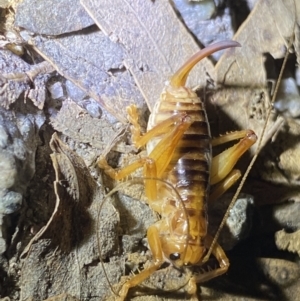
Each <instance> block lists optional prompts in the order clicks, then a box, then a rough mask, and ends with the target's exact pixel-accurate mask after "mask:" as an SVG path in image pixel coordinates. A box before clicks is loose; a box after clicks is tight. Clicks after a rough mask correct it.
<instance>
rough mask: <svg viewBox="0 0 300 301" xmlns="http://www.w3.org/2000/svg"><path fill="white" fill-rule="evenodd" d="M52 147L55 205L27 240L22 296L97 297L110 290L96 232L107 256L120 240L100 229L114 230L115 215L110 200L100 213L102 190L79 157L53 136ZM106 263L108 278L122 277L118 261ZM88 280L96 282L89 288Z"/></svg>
mask: <svg viewBox="0 0 300 301" xmlns="http://www.w3.org/2000/svg"><path fill="white" fill-rule="evenodd" d="M51 148H52V150H53V152H54V153H53V154H52V155H51V159H52V161H53V166H54V168H55V173H56V180H55V183H54V188H55V193H56V197H57V199H56V206H55V210H54V212H53V214H52V216H51V218H50V219H49V221H48V223H47V225H46V226H45V227H44V228H43V229H42V230H41V231H40V232H39V233H38V234H37V235H36V236H35V237H34V238H33V240H32V241H31V242H30V250H29V252H28V254H27V257H26V258H25V260H24V264H23V267H22V280H21V296H22V297H21V299H22V300H24V299H26V298H28V297H32V298H33V300H44V299H47V298H49V297H51V296H56V295H60V294H70V295H72V296H74V297H76V298H77V299H79V300H82V299H86V298H88V296H91V295H92V296H96V297H97V299H99V298H100V297H101V296H102V297H103V296H104V295H105V294H106V292H107V290H108V288H107V282H106V281H104V280H103V278H104V274H103V273H104V272H103V269H102V267H101V265H99V251H98V241H97V235H96V233H99V234H100V235H101V239H102V241H103V247H102V255H103V256H104V257H106V256H108V254H110V256H111V255H112V254H113V253H114V252H116V250H117V248H118V241H117V240H116V238H115V237H111V238H110V239H109V238H108V237H107V236H104V235H103V233H110V232H112V233H114V232H115V231H116V227H117V226H118V221H119V216H118V214H117V212H116V210H115V209H114V208H113V206H112V205H110V204H107V205H106V206H105V207H104V208H103V210H102V212H101V215H100V216H99V212H98V211H99V205H100V202H101V200H102V199H103V192H102V191H101V189H99V188H98V186H97V184H96V183H95V182H94V180H93V179H92V178H91V176H90V174H89V172H88V170H87V168H86V166H85V164H84V162H83V160H82V159H81V158H80V157H78V156H77V155H76V153H74V152H73V151H71V150H70V149H69V148H68V147H67V146H66V145H64V144H63V143H62V141H60V140H59V138H58V137H57V135H56V134H54V135H53V137H52V141H51ZM98 218H100V219H101V223H100V224H99V223H98ZM98 226H100V228H97V227H98ZM107 238H108V239H107ZM113 250H115V251H113ZM105 266H106V268H107V273H108V274H109V276H110V277H111V279H114V278H116V277H120V267H121V265H120V264H118V265H111V263H107V264H105ZM90 281H92V282H93V283H97V285H96V286H92V285H91V284H90ZM49 283H51V293H49V291H48V284H49Z"/></svg>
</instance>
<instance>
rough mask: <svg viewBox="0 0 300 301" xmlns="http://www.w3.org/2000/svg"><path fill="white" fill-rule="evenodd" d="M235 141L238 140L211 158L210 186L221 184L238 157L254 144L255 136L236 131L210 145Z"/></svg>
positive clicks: (247, 131) (250, 133)
mask: <svg viewBox="0 0 300 301" xmlns="http://www.w3.org/2000/svg"><path fill="white" fill-rule="evenodd" d="M236 139H240V141H239V142H238V143H237V144H235V145H233V146H232V147H230V148H228V149H227V150H225V151H223V152H222V153H221V154H219V155H217V156H215V157H213V160H212V167H211V180H210V184H211V185H213V184H216V183H219V182H221V181H222V180H223V179H225V178H226V177H227V176H228V174H230V172H231V171H232V170H233V167H234V165H235V164H236V162H237V161H238V160H239V159H240V157H241V156H242V155H243V154H244V153H245V152H246V151H247V150H248V149H249V148H250V147H251V146H252V145H253V144H254V143H255V142H256V140H257V136H256V135H255V133H254V132H253V131H252V130H244V131H237V132H232V133H228V134H226V135H224V136H221V137H219V138H216V139H213V140H212V145H213V146H215V145H219V144H223V143H226V142H229V141H232V140H236Z"/></svg>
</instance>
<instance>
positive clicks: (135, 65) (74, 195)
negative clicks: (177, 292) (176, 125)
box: [18, 0, 299, 300]
mask: <svg viewBox="0 0 300 301" xmlns="http://www.w3.org/2000/svg"><path fill="white" fill-rule="evenodd" d="M76 4H77V5H79V2H77V1H76ZM82 4H83V6H84V7H85V8H86V10H87V12H88V13H90V14H91V15H92V16H91V17H92V18H93V19H94V20H95V22H96V23H97V25H98V26H99V27H100V29H101V30H102V31H103V32H102V31H99V30H96V29H95V27H93V25H91V26H90V27H88V28H86V29H83V31H82V30H79V29H80V28H78V27H76V26H74V27H73V28H72V26H71V27H70V28H71V30H69V33H68V34H67V35H64V34H62V35H58V34H60V33H57V32H52V33H50V34H51V35H53V36H52V37H50V38H49V37H45V36H40V35H36V34H35V35H33V37H32V38H30V43H31V44H32V45H33V48H34V49H35V50H36V51H37V52H38V53H39V54H40V55H41V56H42V57H44V58H45V59H46V60H47V61H48V62H50V64H52V66H53V67H54V68H55V69H56V70H57V71H58V72H59V73H60V74H61V75H63V76H64V77H66V78H67V79H69V80H71V81H73V82H74V83H75V84H76V85H77V86H79V87H80V88H82V89H83V90H84V91H85V92H86V93H87V94H88V95H89V96H90V97H93V98H94V99H95V100H96V101H98V102H99V103H100V104H101V106H102V107H103V108H104V109H105V108H106V109H108V111H109V112H110V113H111V114H112V115H113V116H114V117H115V118H116V120H118V121H121V123H118V121H116V120H113V119H112V118H110V117H107V116H108V115H104V116H101V118H91V117H90V116H87V115H86V113H83V112H84V111H83V110H82V109H81V108H79V107H78V106H77V105H74V104H71V100H70V99H68V98H66V99H65V100H64V102H63V105H62V107H61V109H58V110H57V111H55V112H56V113H55V114H54V115H52V116H51V121H52V125H53V127H54V129H56V130H59V131H60V132H62V133H63V135H62V138H63V139H64V140H65V143H68V144H69V145H70V147H71V148H72V147H73V148H74V149H75V150H76V152H77V153H79V154H80V156H82V157H83V158H84V160H85V161H86V162H88V166H89V167H90V172H92V174H93V176H94V177H96V178H98V181H100V183H101V182H102V181H103V180H105V178H104V179H102V178H101V176H99V175H98V174H97V173H96V172H95V170H94V169H93V168H91V166H92V162H93V160H95V159H96V157H97V156H98V155H99V152H97V150H96V149H97V148H100V151H106V152H107V151H108V149H106V150H104V148H105V146H109V141H111V140H112V137H113V136H114V134H115V135H116V137H117V136H118V133H119V130H120V128H121V127H122V125H121V124H122V123H125V121H126V115H125V114H124V112H125V110H124V109H125V107H126V106H127V105H128V104H130V103H133V102H134V103H137V105H138V106H139V107H140V108H141V110H142V112H143V111H144V110H145V105H144V104H143V98H142V96H141V95H143V96H144V98H145V100H146V101H147V104H148V107H149V110H151V109H152V107H153V104H154V102H155V100H156V99H157V98H158V96H159V94H160V93H161V90H162V87H163V83H164V82H165V81H166V80H167V79H168V77H169V76H170V75H171V74H172V73H173V72H174V70H176V68H178V66H179V65H181V64H182V63H183V62H184V61H185V60H186V59H187V58H188V57H189V56H190V55H191V54H192V53H194V52H196V51H197V50H198V49H199V46H198V45H197V43H195V41H194V39H193V38H191V36H190V34H189V33H188V31H187V30H186V28H185V27H184V25H183V24H182V23H181V21H180V20H179V19H178V17H177V15H176V14H175V13H174V12H173V10H172V8H171V6H170V5H169V3H168V2H167V1H162V0H159V1H154V2H152V1H149V2H147V3H144V2H143V3H140V2H138V1H136V2H131V1H118V6H117V5H112V4H111V3H110V2H109V1H100V2H99V1H82ZM137 4H139V5H137ZM295 5H296V4H295V3H294V1H276V2H272V5H270V3H269V1H259V2H258V3H257V4H256V7H255V8H254V10H253V11H252V12H251V14H250V15H249V17H248V19H247V20H246V21H245V22H244V24H243V25H242V26H241V27H240V28H239V31H238V32H237V33H236V35H235V39H236V40H238V41H240V43H241V44H242V48H241V49H238V50H236V49H235V50H233V51H228V52H227V53H226V54H225V56H223V57H222V58H221V60H220V61H219V62H218V64H217V65H216V67H215V69H214V67H213V64H212V63H211V61H210V60H208V59H207V60H204V61H203V64H200V65H199V67H198V69H197V70H195V72H194V73H193V74H191V79H190V83H189V84H190V85H194V86H196V85H197V86H199V87H200V90H201V91H202V94H203V95H204V96H206V94H205V92H207V91H206V90H205V88H206V86H207V83H208V82H209V83H210V84H211V85H215V86H217V94H213V95H212V96H211V92H210V93H209V94H208V96H207V97H206V98H207V100H206V102H207V103H208V104H209V101H210V102H211V103H212V108H213V111H216V112H217V113H216V115H215V116H214V117H211V118H212V119H213V120H212V122H211V126H212V129H213V132H216V133H218V134H219V133H225V132H226V131H229V130H235V129H237V128H251V129H253V130H255V131H256V132H257V133H258V134H259V133H260V132H261V128H262V126H263V123H264V118H265V116H266V112H267V110H268V108H269V106H270V103H269V101H270V100H268V96H267V95H268V93H269V89H268V76H267V74H266V71H265V70H266V69H265V65H264V62H265V54H270V55H271V56H272V57H273V58H275V59H278V58H281V57H283V56H284V52H285V47H286V46H287V45H288V41H289V39H290V38H291V37H292V36H293V33H294V31H295V30H296V33H297V32H299V29H298V26H299V25H298V24H299V20H296V19H295V15H296V16H297V14H295V9H293V8H294V7H295ZM52 6H53V7H50V8H53V9H54V10H55V9H57V7H55V5H52ZM116 10H117V11H116ZM296 10H299V7H298V6H297V7H296ZM41 11H42V10H41ZM74 11H78V10H76V9H75V10H74ZM124 12H126V13H124ZM18 13H19V14H20V12H18ZM278 13H280V15H279V17H276V16H277V14H278ZM144 14H146V17H147V18H146V17H145V21H144V22H141V18H142V16H144ZM116 15H118V16H119V15H120V16H122V18H119V20H118V21H119V22H115V23H113V22H112V19H113V17H114V16H116ZM298 16H299V14H298ZM41 19H42V17H41ZM19 20H20V19H19ZM62 20H63V18H62ZM66 20H72V18H70V19H67V18H66ZM278 20H280V21H278ZM48 23H49V22H48ZM49 24H50V25H51V22H50V23H49ZM90 24H91V23H90ZM18 25H19V26H20V27H24V28H26V22H24V23H23V25H22V23H20V22H19V23H18ZM54 25H56V24H53V26H54ZM70 25H72V22H71V21H70ZM87 26H88V25H87ZM54 27H55V26H54ZM82 27H84V26H82ZM28 29H29V30H32V28H28ZM297 30H298V31H297ZM75 31H78V32H75ZM33 32H34V33H38V32H39V30H38V29H34V30H33ZM94 34H95V35H94ZM105 34H106V35H108V37H109V39H108V38H106V37H105ZM89 36H90V37H92V38H89ZM94 41H98V42H97V43H96V42H94ZM295 41H296V42H295V43H297V36H296V39H295ZM99 47H100V48H101V49H102V50H101V49H100V51H99ZM117 49H119V50H117ZM296 49H297V48H296ZM116 50H117V51H116ZM97 51H98V52H99V53H100V55H97ZM86 54H90V55H86ZM296 55H298V53H297V52H296ZM103 58H104V59H103ZM298 59H299V57H298ZM98 62H100V63H99V64H98ZM210 111H211V110H210ZM276 117H277V116H276V114H275V113H274V117H273V123H270V125H269V128H268V131H269V136H270V137H273V141H272V144H271V150H272V152H271V151H270V150H268V148H267V147H265V149H264V150H263V151H264V152H263V154H262V157H261V159H260V160H261V161H260V162H259V164H258V165H257V167H255V173H254V174H253V175H252V177H253V180H252V179H250V180H249V182H248V184H247V185H248V186H247V187H246V188H245V189H246V190H247V189H248V192H250V193H251V194H252V195H254V199H255V202H256V203H257V205H261V204H268V203H269V204H272V203H276V202H279V201H282V200H287V199H290V200H294V199H295V200H296V201H297V196H298V194H299V191H298V190H297V187H296V186H297V183H298V182H297V181H298V179H297V172H298V171H297V167H296V166H297V164H295V163H293V162H297V158H298V155H297V154H298V149H299V148H298V147H297V143H298V141H297V139H295V137H297V136H299V123H298V121H297V119H296V120H294V119H291V118H290V119H289V118H285V119H284V120H282V119H278V118H277V119H276ZM76 120H78V121H80V122H79V124H77V123H76ZM112 120H113V126H112V127H110V126H109V124H111V123H110V122H111V121H112ZM276 120H277V121H276ZM278 120H279V121H278ZM97 123H99V124H97ZM283 123H284V125H282V124H283ZM100 124H104V127H103V128H102V127H101V125H100ZM91 129H93V130H92V131H91ZM288 129H292V132H286V131H287V130H288ZM110 130H111V132H110ZM290 133H292V134H293V135H291V136H289V134H290ZM275 134H276V135H275ZM105 135H106V138H105V139H104V138H103V137H105ZM69 137H71V138H69ZM278 137H279V138H280V139H278ZM109 138H110V139H109ZM53 139H54V140H52V150H53V151H54V154H53V155H52V160H53V164H54V168H55V171H56V181H55V183H54V192H55V206H54V208H55V210H54V211H53V212H52V215H51V217H50V219H49V220H48V223H46V226H45V228H42V230H41V232H39V231H38V232H37V234H36V236H35V237H34V238H33V241H32V243H30V244H29V245H28V246H29V247H30V248H29V249H28V250H27V249H26V250H25V251H24V250H23V256H25V258H26V259H25V260H24V261H23V268H22V278H21V281H20V283H19V286H20V288H21V298H20V299H21V300H25V299H29V298H31V299H33V300H36V299H39V300H43V299H47V298H49V297H52V296H55V295H57V298H58V300H61V299H64V298H66V294H69V295H72V296H74V297H76V298H77V299H80V300H82V299H86V298H88V299H93V298H97V299H99V297H100V296H104V295H103V294H104V293H103V291H105V293H108V287H107V286H106V285H107V284H106V280H105V279H104V275H103V271H102V269H101V266H100V263H99V261H97V260H98V259H97V256H98V255H97V246H96V245H95V242H96V232H97V230H96V229H95V225H94V223H95V222H96V215H97V213H96V212H97V210H98V205H99V202H100V201H101V200H102V199H103V195H104V193H105V192H104V191H103V188H98V185H96V183H95V182H94V180H93V179H92V178H91V176H90V174H89V171H88V170H87V168H86V166H85V164H84V163H83V161H82V159H80V157H78V156H77V155H76V153H74V152H72V151H71V150H68V148H67V146H64V144H63V142H61V141H60V140H59V139H58V137H56V136H54V137H53ZM288 139H289V140H288ZM54 141H55V142H54ZM116 141H118V139H117V138H116ZM287 141H289V142H287ZM86 143H87V145H86ZM122 143H123V146H124V147H121V148H118V146H117V145H118V143H117V142H116V143H115V144H116V148H117V151H118V152H119V153H121V154H122V153H123V152H124V149H126V139H125V140H123V142H122ZM279 143H280V144H279ZM84 144H85V146H84ZM278 144H279V145H278ZM89 145H91V146H92V148H89ZM66 149H67V150H66ZM270 152H271V155H270ZM87 154H88V155H87ZM123 157H124V156H123ZM113 158H115V156H113ZM125 158H126V156H125ZM268 158H269V160H268ZM278 158H280V160H279V162H280V164H278ZM272 160H273V161H272ZM276 160H277V161H276ZM125 161H126V159H125ZM64 162H65V163H64ZM262 166H264V168H262ZM268 168H269V169H270V168H271V171H272V172H269V169H268ZM298 174H299V173H298ZM259 177H262V178H263V179H264V181H266V182H267V181H268V182H267V183H266V185H265V186H264V183H263V182H261V180H260V181H259V180H258V179H259ZM256 182H259V183H260V187H259V188H256V186H253V183H256ZM272 182H273V183H276V186H274V185H273V186H272V184H270V183H272ZM107 185H108V184H107V183H105V186H107ZM291 185H292V190H293V191H294V194H292V195H291V194H290V190H291V189H290V188H291ZM101 187H103V186H101ZM265 187H271V188H270V190H273V189H275V188H280V191H281V194H280V199H279V195H278V196H277V194H273V195H272V200H270V194H268V190H267V189H266V192H265V193H264V190H265ZM285 188H286V189H285ZM101 189H102V190H101ZM256 189H258V190H259V191H258V192H257V193H256V192H255V190H256ZM285 193H286V194H285ZM89 195H93V197H92V196H91V199H89V198H88V196H89ZM285 195H286V197H285ZM79 196H81V197H79ZM277 197H278V199H277ZM108 204H109V202H108ZM107 206H108V207H109V208H110V209H107V210H111V213H110V214H112V215H115V219H112V220H111V222H112V226H113V228H111V229H104V230H102V232H101V233H102V234H101V238H102V237H103V238H104V236H110V237H109V238H108V241H109V242H110V243H111V242H114V241H115V239H116V237H117V236H115V234H114V233H120V232H119V231H120V229H119V230H118V229H117V224H118V218H119V217H118V213H117V212H118V211H120V210H119V208H118V206H116V208H117V209H118V211H115V209H114V207H112V206H111V205H107ZM141 210H142V211H143V210H144V209H141ZM259 210H260V209H258V211H259ZM259 212H260V211H259ZM105 214H107V215H109V216H110V214H109V213H107V212H103V215H105ZM114 220H115V221H116V224H114V222H113V221H114ZM102 223H103V224H104V225H105V223H106V222H105V221H102V222H101V224H102ZM121 224H122V223H121ZM109 225H110V224H109ZM114 227H115V228H114ZM122 228H125V226H124V224H122ZM61 229H65V231H64V232H65V234H64V235H63V236H60V235H59V234H58V233H59V230H61ZM294 230H295V231H296V230H298V229H294ZM123 231H124V229H123ZM258 231H259V230H258ZM98 232H99V230H98ZM124 233H126V231H124ZM252 239H253V238H252ZM115 243H116V245H115V246H111V247H108V249H107V250H108V251H107V252H108V253H109V252H110V251H111V252H115V253H114V254H115V255H116V254H120V253H118V252H119V250H118V244H117V242H116V241H115ZM133 245H134V244H133ZM24 247H25V244H24V243H23V247H22V249H23V248H24ZM132 248H133V249H132V250H134V246H133V247H132ZM109 250H110V251H109ZM292 251H293V252H295V251H294V249H293V248H292ZM130 252H132V251H130ZM296 252H297V251H296ZM104 253H105V252H104ZM263 254H267V255H268V253H267V252H266V251H265V253H264V252H262V251H261V253H258V254H257V252H253V254H251V256H249V254H247V255H248V257H247V256H245V259H244V261H243V263H244V266H247V264H248V263H249V261H251V259H252V258H254V257H261V256H264V255H263ZM115 255H111V254H110V255H108V257H110V261H111V262H105V264H106V267H107V270H108V273H112V275H111V276H110V279H118V278H119V275H124V271H121V270H124V269H125V263H124V262H125V257H122V256H121V257H114V256H115ZM275 258H276V256H275ZM278 258H279V257H278ZM106 259H107V258H106ZM114 261H116V262H115V263H114ZM138 261H139V260H138V259H137V262H138ZM47 262H48V263H51V265H50V266H47V264H46V263H47ZM236 262H238V260H236V258H233V260H232V270H231V271H230V272H229V275H228V277H227V278H224V277H223V278H222V279H221V280H218V279H216V280H215V281H212V288H210V286H209V284H208V286H207V287H206V288H203V293H202V297H203V299H204V300H205V299H206V298H210V299H211V298H213V299H215V300H239V298H238V296H239V294H241V292H242V293H244V294H246V295H247V296H248V297H247V299H248V300H261V299H260V298H265V297H266V296H268V292H264V289H266V288H268V289H270V288H272V287H273V288H274V287H278V288H280V291H281V293H280V294H284V295H285V297H287V298H288V299H287V300H295V296H297V295H298V292H299V288H298V287H299V283H298V281H297V279H298V278H299V277H297V275H298V273H299V268H298V266H297V265H296V264H293V263H292V262H291V263H290V264H291V265H293V266H292V267H291V268H290V269H289V273H288V274H287V273H286V269H285V265H286V264H287V261H286V260H283V261H280V260H279V259H269V261H268V262H266V261H263V260H261V262H260V264H257V265H253V266H252V267H251V268H249V267H248V269H247V270H246V272H247V273H246V274H248V276H249V275H250V276H252V274H253V277H255V275H256V274H255V272H256V269H255V267H257V268H259V267H260V268H263V269H265V272H264V275H265V277H264V278H263V279H259V281H260V282H257V281H256V282H255V283H258V284H259V286H258V287H259V289H257V291H256V295H258V296H254V295H253V294H250V291H251V288H250V287H249V286H248V285H247V283H245V282H243V281H242V280H241V279H248V278H245V277H244V278H242V277H240V274H239V272H238V271H236V266H237V263H236ZM127 264H128V263H127ZM132 264H133V265H134V261H133V262H132ZM240 264H241V263H240ZM109 265H110V266H111V269H112V270H111V269H110V268H108V266H109ZM61 267H64V268H63V269H62V270H60V269H61ZM116 267H119V269H116ZM253 267H254V268H253ZM276 267H277V271H276V273H275V272H273V271H274V269H276ZM58 271H59V273H58ZM278 271H279V272H278ZM280 271H281V272H280ZM114 273H115V274H114ZM116 273H117V274H116ZM284 273H285V278H284V279H285V281H283V280H282V279H283V278H282V275H283V274H284ZM117 275H118V276H117ZM163 275H164V271H161V272H160V273H158V274H157V276H155V277H156V278H155V277H154V280H152V282H153V283H154V284H155V285H156V284H157V283H160V282H161V279H162V278H161V277H163ZM295 275H296V276H295ZM176 278H178V275H177V276H174V279H176ZM239 278H240V279H239ZM40 279H45V282H43V283H44V284H41V283H40ZM232 279H235V281H236V285H237V286H239V285H244V287H245V289H244V290H241V291H239V289H238V288H237V287H234V285H233V284H232V283H230V280H231V281H232ZM75 280H76V281H75ZM222 281H223V284H222ZM150 282H151V280H150ZM183 282H184V279H183ZM247 282H248V280H247ZM47 283H51V287H52V289H51V291H49V290H48V289H46V288H47V286H48V284H47ZM162 283H164V281H163V282H162ZM220 283H221V284H220ZM224 283H225V284H226V285H224ZM271 284H272V285H271ZM155 285H154V287H155ZM226 286H227V289H226ZM285 286H287V287H288V289H285V290H284V289H283V287H285ZM174 287H176V285H175V284H174ZM234 288H235V290H234ZM101 289H102V290H101ZM218 290H219V292H218ZM230 290H233V292H234V291H236V293H237V296H235V295H234V293H233V294H232V293H231V294H230V293H229V291H230ZM37 292H38V293H37ZM276 292H277V291H276V289H275V291H274V290H271V292H269V294H272V293H273V294H274V293H276ZM277 293H278V292H277ZM280 294H279V293H278V295H277V296H281V295H280ZM67 296H68V295H67ZM149 298H150V299H151V297H149ZM137 299H138V298H137ZM140 299H141V300H145V299H146V298H145V297H140Z"/></svg>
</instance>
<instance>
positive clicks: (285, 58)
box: [204, 36, 294, 260]
mask: <svg viewBox="0 0 300 301" xmlns="http://www.w3.org/2000/svg"><path fill="white" fill-rule="evenodd" d="M293 41H294V36H293V37H292V38H291V39H290V41H289V42H288V45H287V51H286V54H285V57H284V60H283V63H282V66H281V70H280V73H279V76H278V80H277V82H276V85H275V90H274V94H273V95H272V99H271V105H270V108H269V110H268V112H267V117H266V122H265V124H264V126H263V129H262V132H261V135H260V137H259V139H258V145H257V148H256V151H255V153H254V155H253V157H252V159H251V161H250V163H249V165H248V167H247V169H246V171H245V173H244V175H243V177H242V179H241V182H240V184H239V186H238V188H237V190H236V192H235V194H234V196H233V198H232V200H231V202H230V204H229V206H228V208H227V211H226V213H225V214H224V217H223V219H222V221H221V223H220V226H219V228H218V230H217V232H216V234H215V236H214V239H213V241H212V243H211V245H210V247H209V250H208V252H207V254H206V255H205V257H204V260H208V259H209V257H210V255H211V253H212V250H213V248H214V247H215V244H216V242H217V240H218V238H219V236H220V233H221V231H222V229H223V227H224V225H225V223H226V221H227V218H228V216H229V214H230V210H231V209H232V208H233V206H234V204H235V202H236V200H237V198H238V197H239V194H240V193H241V190H242V188H243V187H244V184H245V182H246V179H247V177H248V175H249V173H250V171H251V169H252V167H253V165H254V163H255V161H256V159H257V157H258V155H259V153H260V151H261V148H262V141H263V138H264V135H265V132H266V129H267V124H268V122H269V119H270V117H271V113H272V110H273V105H274V102H275V100H276V97H277V94H278V90H279V85H280V82H281V79H282V76H283V72H284V69H285V65H286V63H287V60H288V57H289V49H290V48H291V47H292V44H293Z"/></svg>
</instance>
